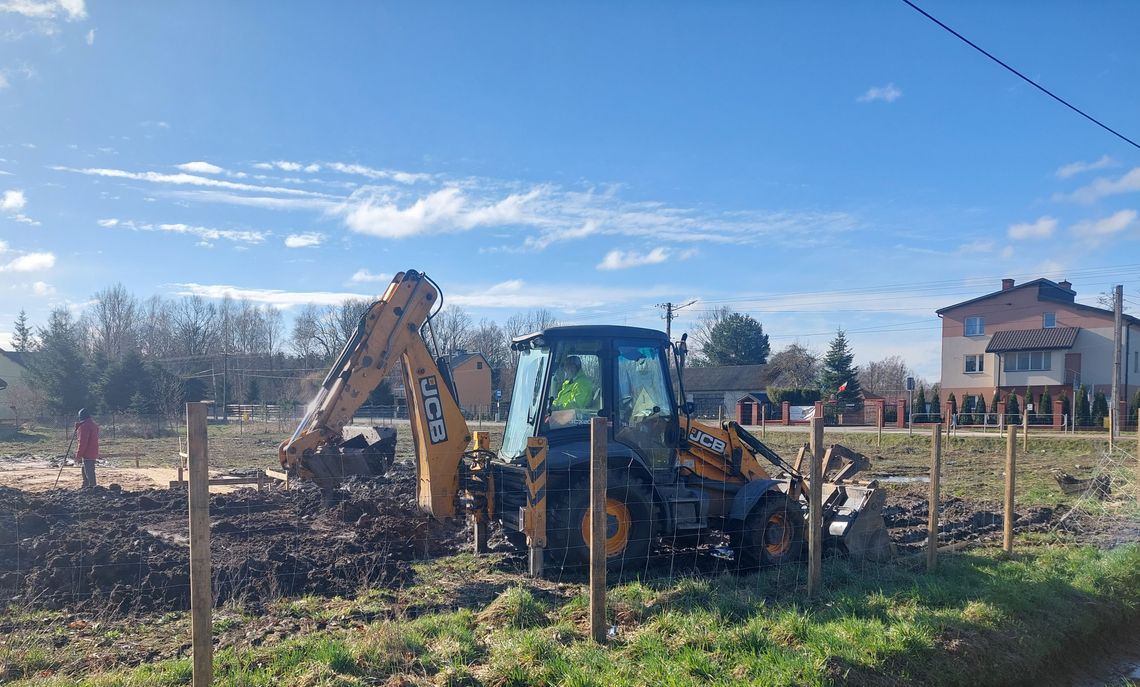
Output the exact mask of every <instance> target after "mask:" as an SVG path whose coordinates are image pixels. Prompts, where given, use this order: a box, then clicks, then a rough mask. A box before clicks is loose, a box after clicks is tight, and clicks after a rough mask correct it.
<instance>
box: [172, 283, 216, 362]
mask: <svg viewBox="0 0 1140 687" xmlns="http://www.w3.org/2000/svg"><path fill="white" fill-rule="evenodd" d="M170 319H171V325H172V332H173V335H174V340H175V342H176V345H177V352H178V353H180V354H182V355H189V356H201V355H206V354H208V353H210V352H211V351H212V350H213V344H214V343H215V342H216V341H217V340H218V335H217V334H218V333H217V329H216V328H217V319H218V309H217V308H216V307H215V306H214V304H213V303H209V302H207V301H206V299H204V298H202V297H201V296H197V295H195V296H184V297H183V298H182V299H181V300H179V301H176V302H175V304H174V307H173V308H172V310H171V318H170Z"/></svg>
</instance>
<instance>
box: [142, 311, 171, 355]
mask: <svg viewBox="0 0 1140 687" xmlns="http://www.w3.org/2000/svg"><path fill="white" fill-rule="evenodd" d="M141 312H142V315H141V317H140V320H141V321H140V324H139V343H140V346H141V349H142V354H143V355H148V356H151V357H154V358H164V357H169V356H171V355H173V354H174V350H175V342H174V336H173V330H174V325H173V318H172V309H171V305H170V303H168V302H166V301H164V300H163V299H162V298H161V297H159V296H151V297H150V298H148V299H146V302H144V303H143V304H142V306H141Z"/></svg>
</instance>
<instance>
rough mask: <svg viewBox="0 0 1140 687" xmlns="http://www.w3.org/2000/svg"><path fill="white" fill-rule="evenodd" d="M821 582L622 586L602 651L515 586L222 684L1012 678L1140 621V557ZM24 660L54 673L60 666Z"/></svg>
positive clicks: (567, 618)
mask: <svg viewBox="0 0 1140 687" xmlns="http://www.w3.org/2000/svg"><path fill="white" fill-rule="evenodd" d="M825 582H826V589H825V591H824V592H823V593H822V594H821V595H820V596H819V597H818V598H817V599H815V600H813V601H808V600H806V599H803V598H802V589H803V580H802V575H801V574H800V572H799V571H788V570H781V571H770V572H767V573H763V574H760V575H757V576H753V577H747V578H735V577H721V578H716V579H683V580H674V581H671V582H659V583H657V582H655V583H640V582H634V583H630V584H624V585H621V586H617V587H614V588H613V589H611V591H610V595H609V599H610V604H609V609H608V610H609V614H610V620H611V623H612V624H613V625H614V627H615V632H616V633H615V635H614V637H613V639H612V640H611V641H610V644H609V646H608V647H604V648H603V647H599V646H596V645H594V644H593V643H592V642H590V641H589V640H588V639H587V638H586V636H587V627H586V618H585V607H586V604H585V597H584V596H582V595H579V596H576V597H572V598H570V600H569V601H563V602H559V603H551V602H550V601H549V598H543V596H542V595H541V593H536V591H537V590H535V591H532V590H531V589H529V588H528V587H526V586H510V587H509V588H507V589H505V590H504V591H503V592H502V593H501V595H500V596H499V598H497V599H496V600H495V601H493V602H492V603H491V604H489V605H487V606H486V607H485V608H483V609H482V610H480V611H475V610H471V609H461V610H458V611H454V612H446V613H438V614H432V615H425V616H423V617H419V618H415V619H397V620H382V621H378V622H371V623H368V624H366V625H362V626H360V627H357V628H354V629H345V630H342V631H335V632H333V631H326V632H319V633H312V634H308V635H305V636H300V637H295V638H290V639H287V640H284V641H281V642H277V643H274V644H268V645H263V646H259V647H244V648H242V649H240V650H239V649H236V648H233V647H229V648H223V649H221V650H220V651H219V652H218V653H217V655H216V678H215V684H217V685H224V686H234V687H237V686H239V685H241V686H246V685H250V686H254V685H281V684H289V685H302V686H304V685H339V686H356V685H373V684H467V685H495V686H502V685H534V684H560V685H642V684H655V685H697V684H702V685H703V684H721V685H729V684H742V683H743V684H765V685H830V684H867V685H895V684H926V685H971V686H972V687H978V686H981V685H1004V684H1020V683H1024V682H1027V681H1029V680H1031V679H1033V677H1034V676H1035V673H1037V671H1039V670H1041V668H1042V666H1047V665H1048V664H1049V662H1050V661H1051V660H1053V659H1054V658H1055V657H1058V656H1061V655H1070V654H1071V653H1072V652H1073V651H1074V650H1079V647H1080V646H1081V645H1082V643H1091V642H1095V641H1097V640H1098V639H1099V638H1100V637H1101V636H1102V635H1104V634H1105V633H1107V632H1110V631H1112V630H1113V629H1114V628H1116V627H1118V626H1119V625H1120V624H1121V623H1123V622H1125V621H1128V620H1131V619H1135V618H1136V615H1137V612H1138V606H1137V604H1138V602H1140V545H1136V544H1131V545H1128V546H1124V547H1120V548H1117V549H1114V550H1112V551H1102V550H1097V549H1093V548H1068V547H1037V548H1034V549H1033V550H1031V551H1028V552H1026V553H1023V554H1019V555H1018V556H1016V557H1014V558H1013V559H1006V558H1004V557H1002V556H1001V555H1000V554H999V553H998V552H994V551H988V550H982V551H976V552H972V553H970V554H967V555H956V556H947V557H945V558H944V559H943V560H942V561H941V564H940V566H939V569H938V570H937V571H936V572H935V573H933V574H929V575H928V574H925V573H915V572H913V571H911V570H908V569H907V568H906V567H904V566H902V565H883V566H877V567H875V568H871V569H868V568H865V567H864V568H857V567H855V566H853V565H850V564H848V563H846V562H844V561H829V562H828V564H827V566H826V568H825ZM32 658H34V659H35V661H34V663H35V668H36V670H40V671H50V670H51V668H50V663H51V661H50V657H44V656H42V655H37V656H36V657H32ZM10 665H11V664H10ZM29 667H31V666H29ZM188 673H189V663H188V661H187V660H185V659H176V660H166V661H161V662H158V663H155V664H153V665H149V666H143V667H139V668H134V669H119V670H111V671H107V672H102V673H88V674H86V675H83V676H78V677H76V676H69V677H67V678H63V677H60V676H54V677H53V676H48V675H46V673H44V676H43V677H35V676H34V674H33V676H32V677H27V678H25V679H23V680H21V681H17V682H16V684H18V685H24V686H26V687H33V686H34V687H56V686H57V685H65V684H67V685H71V684H77V682H78V684H81V685H90V686H92V687H130V686H136V685H148V686H149V685H163V686H164V685H183V684H186V683H187V681H188V680H187V678H188ZM25 675H27V673H25Z"/></svg>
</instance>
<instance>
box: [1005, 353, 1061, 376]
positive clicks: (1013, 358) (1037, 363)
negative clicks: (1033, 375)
mask: <svg viewBox="0 0 1140 687" xmlns="http://www.w3.org/2000/svg"><path fill="white" fill-rule="evenodd" d="M1052 357H1053V355H1052V353H1051V352H1050V351H1022V352H1020V353H1007V354H1006V356H1005V371H1006V372H1041V371H1046V370H1049V369H1050V366H1051V364H1052Z"/></svg>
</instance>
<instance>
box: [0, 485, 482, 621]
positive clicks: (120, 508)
mask: <svg viewBox="0 0 1140 687" xmlns="http://www.w3.org/2000/svg"><path fill="white" fill-rule="evenodd" d="M413 494H414V474H413V473H412V471H411V470H410V469H408V470H403V471H400V472H397V473H396V474H394V475H392V476H391V477H389V478H387V479H384V480H379V481H374V482H363V483H359V484H355V485H353V488H352V489H351V491H348V492H347V494H346V498H345V499H344V500H343V501H342V502H340V503H339V504H337V505H336V506H335V507H334V508H332V509H328V508H325V507H323V506H322V504H321V498H320V494H319V492H318V491H316V490H315V489H297V490H292V491H283V490H277V491H265V492H258V491H256V490H254V489H245V490H241V491H238V492H234V493H229V494H212V495H211V498H210V516H211V528H210V530H211V533H210V534H211V540H212V541H211V551H212V565H213V579H214V596H215V599H216V600H217V602H218V603H225V602H226V601H239V602H241V604H242V605H243V606H245V607H246V608H251V609H254V610H256V609H257V608H258V607H259V606H260V605H262V604H265V603H268V602H269V601H272V600H274V599H278V598H281V597H287V596H300V595H305V594H315V595H320V596H336V595H353V594H355V593H356V592H358V591H359V590H361V589H364V588H374V587H399V586H401V585H403V584H404V583H406V582H407V581H408V579H409V576H410V562H411V561H414V560H416V559H421V558H425V557H431V556H439V555H446V554H449V553H454V552H455V551H456V550H458V548H459V546H460V545H461V543H462V541H463V538H464V537H465V536H466V533H465V532H464V531H463V530H462V529H460V528H457V527H455V526H451V525H447V524H444V523H439V522H436V521H434V520H432V519H431V518H429V517H428V516H426V515H423V514H421V513H419V511H418V510H417V509H416V508H415V505H414V498H413ZM0 598H3V599H5V600H7V601H9V602H13V603H14V604H15V605H18V606H22V607H25V608H44V609H58V608H64V607H66V608H68V609H71V610H75V611H79V612H93V613H99V614H107V613H110V614H112V615H122V614H134V613H148V612H153V611H158V612H162V611H171V610H180V609H184V608H187V607H188V604H189V549H188V548H187V502H186V494H185V492H184V491H178V490H158V489H147V490H142V491H133V492H129V491H123V490H120V489H116V488H113V487H112V488H103V487H98V488H96V489H94V490H87V491H83V490H66V491H65V490H59V491H50V492H33V493H29V492H24V491H19V490H15V489H10V488H6V487H0Z"/></svg>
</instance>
